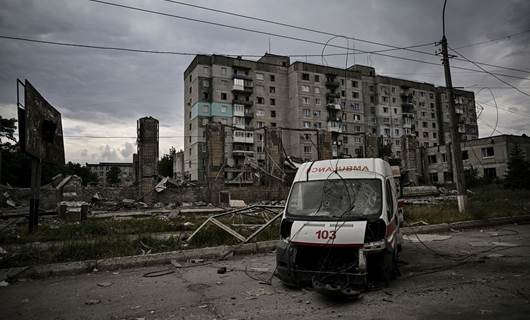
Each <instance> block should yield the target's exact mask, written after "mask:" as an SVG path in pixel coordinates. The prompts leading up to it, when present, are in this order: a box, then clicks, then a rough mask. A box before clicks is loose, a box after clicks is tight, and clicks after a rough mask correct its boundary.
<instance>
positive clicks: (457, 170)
mask: <svg viewBox="0 0 530 320" xmlns="http://www.w3.org/2000/svg"><path fill="white" fill-rule="evenodd" d="M446 4H447V0H445V1H444V7H443V15H442V23H443V37H442V41H441V45H442V56H443V58H442V61H443V65H444V72H445V86H446V87H447V95H448V96H447V99H448V105H449V118H450V123H451V151H452V153H453V157H452V158H453V161H454V162H453V164H454V166H453V168H454V174H453V177H454V179H455V180H456V181H455V182H456V191H457V196H456V197H457V201H458V212H460V213H465V212H466V210H467V194H466V187H465V181H464V164H463V162H462V151H461V149H460V133H458V116H457V115H456V111H455V100H454V92H453V82H452V80H451V70H450V66H449V53H448V52H447V38H446V37H445V6H446Z"/></svg>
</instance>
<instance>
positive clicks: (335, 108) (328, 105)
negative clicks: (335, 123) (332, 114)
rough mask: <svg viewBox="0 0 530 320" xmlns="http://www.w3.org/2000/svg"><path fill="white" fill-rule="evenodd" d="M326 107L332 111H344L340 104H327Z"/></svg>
mask: <svg viewBox="0 0 530 320" xmlns="http://www.w3.org/2000/svg"><path fill="white" fill-rule="evenodd" d="M326 107H327V108H328V109H331V110H339V111H340V110H342V106H341V105H340V103H328V104H326Z"/></svg>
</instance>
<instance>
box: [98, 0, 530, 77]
mask: <svg viewBox="0 0 530 320" xmlns="http://www.w3.org/2000/svg"><path fill="white" fill-rule="evenodd" d="M89 1H92V0H89ZM161 1H164V2H170V3H173V4H177V5H182V6H188V7H193V8H197V9H200V10H206V11H212V12H216V13H221V14H226V15H231V16H235V17H240V18H245V19H250V20H256V21H260V22H265V23H270V24H274V25H279V26H282V27H288V28H293V29H298V30H302V31H309V32H314V33H319V34H323V35H326V36H334V37H342V38H346V39H350V40H355V41H359V42H365V43H369V44H374V45H379V46H385V47H389V48H391V49H387V50H383V51H379V52H384V51H394V50H405V51H410V52H415V53H420V54H425V55H429V56H436V54H434V53H432V52H426V51H421V50H413V48H416V47H424V46H426V45H429V44H433V43H428V44H425V45H424V44H420V45H415V46H408V47H398V46H394V45H390V44H386V43H382V42H377V41H370V40H365V39H359V38H356V37H352V36H346V35H341V34H336V33H331V32H327V31H322V30H318V29H313V28H308V27H302V26H296V25H293V24H288V23H284V22H279V21H274V20H269V19H264V18H259V17H255V16H249V15H244V14H240V13H235V12H231V11H225V10H220V9H215V8H211V7H205V6H199V5H195V4H191V3H186V2H182V1H175V0H161ZM94 2H101V1H94ZM529 31H530V30H526V31H523V32H519V33H516V34H520V33H525V32H529ZM516 34H512V35H507V36H505V37H503V38H506V37H511V36H514V35H516ZM468 46H470V45H468ZM456 60H460V61H464V60H462V59H456ZM475 62H477V63H479V64H481V65H485V66H488V67H498V68H502V69H506V70H512V71H517V72H523V73H530V70H523V69H517V68H512V67H503V66H498V65H492V64H488V63H485V62H478V61H475Z"/></svg>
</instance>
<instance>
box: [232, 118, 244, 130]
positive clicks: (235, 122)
mask: <svg viewBox="0 0 530 320" xmlns="http://www.w3.org/2000/svg"><path fill="white" fill-rule="evenodd" d="M232 126H234V127H236V128H238V129H242V130H244V129H245V120H244V119H243V118H240V117H234V118H233V120H232Z"/></svg>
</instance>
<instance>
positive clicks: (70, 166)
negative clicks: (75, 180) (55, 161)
mask: <svg viewBox="0 0 530 320" xmlns="http://www.w3.org/2000/svg"><path fill="white" fill-rule="evenodd" d="M61 173H62V174H64V175H74V174H75V175H76V176H78V177H80V178H81V179H82V180H83V185H85V186H86V185H88V184H89V183H91V182H98V176H97V174H95V173H94V172H92V171H90V169H89V168H88V167H87V166H82V165H81V164H79V163H73V162H71V161H68V163H66V164H65V166H64V168H63V169H62V171H61Z"/></svg>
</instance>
